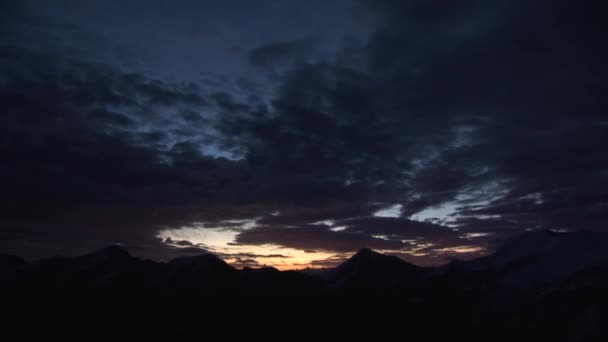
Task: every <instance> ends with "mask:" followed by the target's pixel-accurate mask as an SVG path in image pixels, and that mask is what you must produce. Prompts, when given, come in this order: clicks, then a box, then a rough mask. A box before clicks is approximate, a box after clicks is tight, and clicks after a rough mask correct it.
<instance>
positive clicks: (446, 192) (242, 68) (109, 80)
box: [0, 0, 608, 269]
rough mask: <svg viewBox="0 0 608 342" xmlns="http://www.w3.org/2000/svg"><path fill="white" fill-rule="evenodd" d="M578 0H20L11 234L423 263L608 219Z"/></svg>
mask: <svg viewBox="0 0 608 342" xmlns="http://www.w3.org/2000/svg"><path fill="white" fill-rule="evenodd" d="M603 13H604V12H603V11H601V10H600V8H599V4H596V2H584V1H574V0H551V1H549V0H538V1H529V0H462V1H439V0H306V1H296V0H293V1H291V0H284V1H283V0H256V1H250V0H222V1H220V0H196V1H195V0H175V1H169V0H146V1H144V0H122V1H119V0H116V1H114V0H54V1H43V0H39V1H36V0H23V1H2V0H0V157H1V158H2V161H1V162H0V165H1V166H0V180H1V181H2V185H1V188H2V190H1V191H0V208H1V209H0V252H2V253H12V254H16V255H19V256H22V257H25V258H28V259H36V258H43V257H51V256H55V255H79V254H83V253H87V252H89V251H92V250H95V249H98V248H101V247H104V246H107V245H111V244H119V245H121V246H124V247H125V248H126V249H127V250H128V251H129V252H131V253H132V254H133V255H136V256H140V257H144V258H151V259H155V260H168V259H171V258H175V257H178V256H183V255H193V254H200V253H206V252H210V253H214V254H216V255H218V256H220V257H221V258H223V259H225V260H226V261H228V262H229V263H231V264H233V265H234V266H236V267H245V266H249V267H260V266H262V265H269V266H274V267H277V268H279V269H295V268H305V267H331V266H334V265H336V264H337V263H339V262H341V261H343V260H344V259H345V258H347V257H349V256H350V255H352V254H353V253H354V252H356V251H357V250H358V249H360V248H362V247H367V248H371V249H374V250H378V251H381V252H383V253H387V254H393V255H396V256H399V257H401V258H403V259H404V260H406V261H409V262H412V263H416V264H419V265H437V264H442V263H445V262H448V261H450V260H452V259H454V258H465V259H469V258H474V257H477V256H480V255H484V254H486V253H490V252H491V251H492V250H493V248H495V246H497V245H498V244H499V243H500V242H501V241H504V240H505V239H507V238H509V237H512V236H514V235H516V234H519V233H522V232H524V231H531V230H540V229H550V230H556V231H575V230H608V224H607V222H608V153H606V146H607V143H606V142H607V141H608V114H607V111H606V109H607V106H606V104H607V102H608V96H607V95H606V94H608V93H607V92H606V75H607V72H606V71H607V70H606V69H607V63H606V61H605V58H604V54H603V53H602V52H601V51H602V50H603V49H604V46H603V45H604V41H605V37H604V35H603V34H602V33H601V32H603V30H602V29H600V27H601V25H603V21H604V20H605V19H604V18H603V17H604V15H603Z"/></svg>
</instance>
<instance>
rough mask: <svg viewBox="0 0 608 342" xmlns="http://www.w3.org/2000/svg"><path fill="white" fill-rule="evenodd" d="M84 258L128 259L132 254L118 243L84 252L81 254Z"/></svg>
mask: <svg viewBox="0 0 608 342" xmlns="http://www.w3.org/2000/svg"><path fill="white" fill-rule="evenodd" d="M83 258H86V259H94V260H97V261H103V260H128V259H131V258H132V256H131V254H129V252H127V251H126V250H125V249H124V248H122V247H121V246H119V245H111V246H108V247H104V248H102V249H100V250H97V251H95V252H92V253H89V254H86V255H84V256H83Z"/></svg>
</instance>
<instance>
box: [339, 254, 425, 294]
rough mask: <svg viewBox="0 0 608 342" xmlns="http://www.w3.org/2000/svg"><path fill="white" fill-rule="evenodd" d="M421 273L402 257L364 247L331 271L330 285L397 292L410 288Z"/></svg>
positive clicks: (419, 269)
mask: <svg viewBox="0 0 608 342" xmlns="http://www.w3.org/2000/svg"><path fill="white" fill-rule="evenodd" d="M421 271H422V268H420V267H417V266H414V265H411V264H408V263H406V262H405V261H403V260H401V259H400V258H397V257H394V256H390V255H384V254H380V253H377V252H374V251H372V250H370V249H367V248H364V249H361V250H359V251H358V252H357V253H356V254H355V255H353V256H352V257H351V258H350V259H348V260H347V261H345V262H344V263H342V264H341V265H339V266H338V267H336V268H335V269H334V270H333V271H331V272H330V275H329V282H330V285H331V286H332V287H334V288H346V289H351V290H354V289H360V290H363V289H365V290H368V291H370V290H372V289H375V290H382V289H383V290H386V289H395V288H400V287H404V286H405V287H407V286H408V282H410V283H412V282H413V281H414V280H415V278H416V277H418V275H419V274H420V273H421Z"/></svg>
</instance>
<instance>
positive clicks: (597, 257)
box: [443, 230, 608, 292]
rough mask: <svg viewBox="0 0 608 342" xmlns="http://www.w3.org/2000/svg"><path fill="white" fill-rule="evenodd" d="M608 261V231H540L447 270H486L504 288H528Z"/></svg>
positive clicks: (463, 272)
mask: <svg viewBox="0 0 608 342" xmlns="http://www.w3.org/2000/svg"><path fill="white" fill-rule="evenodd" d="M602 265H608V234H605V233H597V232H576V233H559V232H553V231H546V230H544V231H536V232H530V233H526V234H523V235H521V236H518V237H516V238H514V239H512V240H510V241H507V242H506V243H504V244H503V245H502V246H501V247H500V248H498V249H497V250H496V252H495V253H494V254H492V255H489V256H486V257H482V258H479V259H476V260H471V261H464V262H462V261H461V262H455V263H453V264H451V265H448V266H446V267H444V268H443V272H447V273H452V274H454V273H456V274H458V273H460V274H466V273H469V274H471V273H485V274H491V275H492V276H493V277H495V278H496V282H497V286H498V287H500V288H501V289H502V290H504V291H509V292H512V291H526V290H531V289H538V288H542V287H546V286H549V285H552V284H556V283H559V282H561V281H564V280H566V279H568V278H569V277H572V276H573V275H575V274H577V273H580V272H583V271H586V270H590V269H593V268H596V267H599V266H602Z"/></svg>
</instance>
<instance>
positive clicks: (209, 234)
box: [157, 220, 336, 270]
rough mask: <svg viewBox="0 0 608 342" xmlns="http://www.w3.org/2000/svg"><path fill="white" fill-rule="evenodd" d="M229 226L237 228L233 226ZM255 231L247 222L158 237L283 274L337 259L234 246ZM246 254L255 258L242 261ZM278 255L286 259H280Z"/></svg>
mask: <svg viewBox="0 0 608 342" xmlns="http://www.w3.org/2000/svg"><path fill="white" fill-rule="evenodd" d="M253 222H255V221H253ZM230 223H233V224H234V222H230ZM252 227H253V225H252V224H251V222H250V221H247V222H245V220H244V221H243V222H242V225H240V226H234V225H229V226H228V225H227V226H226V227H206V226H205V225H204V224H194V225H192V226H190V227H181V228H175V229H164V230H161V231H160V232H159V233H158V235H157V236H158V237H159V238H161V239H163V241H164V240H166V239H167V238H169V239H171V240H173V241H188V242H190V243H191V244H193V245H195V246H199V247H201V248H204V249H206V250H208V251H209V252H211V253H217V254H221V255H222V256H223V258H224V260H225V261H226V262H228V263H237V262H238V260H237V258H241V259H253V260H255V261H256V262H257V263H258V265H255V266H254V267H259V266H271V267H275V268H277V269H280V270H295V269H302V268H320V267H321V266H315V265H314V262H315V261H323V260H326V259H329V258H331V257H334V256H336V253H330V252H323V251H304V250H299V249H295V248H289V247H283V246H278V245H273V244H264V245H244V244H235V242H236V237H237V235H238V234H239V233H240V232H242V231H243V230H247V229H251V228H252ZM243 254H252V255H254V256H253V257H242V256H241V255H243ZM278 255H281V256H283V257H277V256H278Z"/></svg>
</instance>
